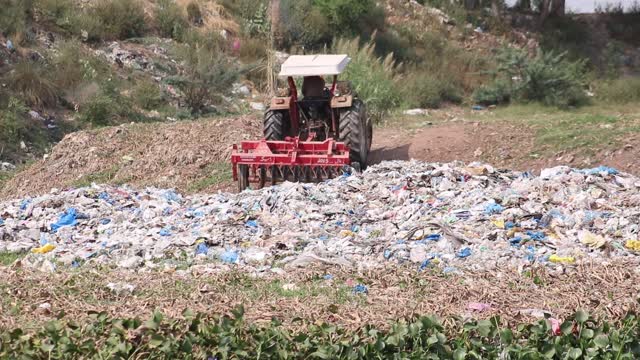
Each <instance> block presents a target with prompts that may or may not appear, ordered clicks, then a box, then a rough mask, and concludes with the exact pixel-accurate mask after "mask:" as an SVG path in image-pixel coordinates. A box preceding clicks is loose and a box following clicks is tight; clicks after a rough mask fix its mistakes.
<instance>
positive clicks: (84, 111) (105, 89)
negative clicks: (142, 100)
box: [79, 81, 139, 126]
mask: <svg viewBox="0 0 640 360" xmlns="http://www.w3.org/2000/svg"><path fill="white" fill-rule="evenodd" d="M79 120H80V121H81V122H83V123H85V124H91V125H93V126H106V125H114V124H118V123H120V122H123V121H132V120H139V116H138V114H136V113H134V112H133V110H132V107H131V104H130V102H129V100H128V99H127V98H124V97H122V96H121V95H120V93H119V91H118V88H117V84H115V83H114V82H113V81H105V82H103V83H102V84H101V87H100V91H99V92H98V93H96V94H95V95H93V96H92V97H90V98H89V99H88V100H87V101H86V102H85V103H84V104H81V105H80V114H79Z"/></svg>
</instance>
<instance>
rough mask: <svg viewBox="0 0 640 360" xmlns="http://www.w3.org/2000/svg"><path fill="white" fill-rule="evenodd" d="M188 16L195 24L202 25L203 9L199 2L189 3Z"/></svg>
mask: <svg viewBox="0 0 640 360" xmlns="http://www.w3.org/2000/svg"><path fill="white" fill-rule="evenodd" d="M187 18H188V19H189V22H190V23H192V24H194V25H202V11H201V10H200V5H198V3H197V2H195V1H191V2H190V3H189V5H187Z"/></svg>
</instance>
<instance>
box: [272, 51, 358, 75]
mask: <svg viewBox="0 0 640 360" xmlns="http://www.w3.org/2000/svg"><path fill="white" fill-rule="evenodd" d="M349 61H351V58H349V57H348V56H347V55H292V56H289V58H288V59H287V60H286V61H285V62H284V64H282V69H281V70H280V76H313V75H337V74H340V73H341V72H343V71H344V69H345V68H346V67H347V64H348V63H349Z"/></svg>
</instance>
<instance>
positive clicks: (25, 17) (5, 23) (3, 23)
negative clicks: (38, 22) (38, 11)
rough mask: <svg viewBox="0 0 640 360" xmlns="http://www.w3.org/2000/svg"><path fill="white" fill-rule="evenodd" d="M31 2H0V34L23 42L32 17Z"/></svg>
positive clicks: (12, 0) (29, 0)
mask: <svg viewBox="0 0 640 360" xmlns="http://www.w3.org/2000/svg"><path fill="white" fill-rule="evenodd" d="M32 5H33V1H32V0H0V8H1V9H2V11H0V33H2V34H3V35H5V36H12V37H13V39H14V42H15V43H20V42H21V41H16V40H23V38H24V34H25V33H26V32H27V28H28V26H29V23H30V22H31V20H32V16H33V6H32Z"/></svg>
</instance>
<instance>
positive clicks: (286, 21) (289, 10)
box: [276, 0, 332, 50]
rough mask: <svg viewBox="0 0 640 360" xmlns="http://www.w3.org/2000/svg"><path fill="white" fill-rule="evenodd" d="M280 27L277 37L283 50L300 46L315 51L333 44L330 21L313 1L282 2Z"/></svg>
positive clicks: (286, 0) (287, 0) (284, 0)
mask: <svg viewBox="0 0 640 360" xmlns="http://www.w3.org/2000/svg"><path fill="white" fill-rule="evenodd" d="M278 26H279V28H278V34H277V35H276V37H277V40H278V46H279V47H281V48H285V49H286V48H290V47H292V46H294V45H299V46H303V47H304V48H305V49H309V50H313V49H321V48H322V47H323V46H325V45H328V44H330V43H331V39H332V33H331V28H330V27H329V20H328V19H327V18H326V17H325V16H324V14H323V13H322V12H321V11H320V10H319V9H318V8H315V7H314V6H313V1H312V0H282V1H281V3H280V22H279V25H278Z"/></svg>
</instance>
